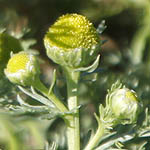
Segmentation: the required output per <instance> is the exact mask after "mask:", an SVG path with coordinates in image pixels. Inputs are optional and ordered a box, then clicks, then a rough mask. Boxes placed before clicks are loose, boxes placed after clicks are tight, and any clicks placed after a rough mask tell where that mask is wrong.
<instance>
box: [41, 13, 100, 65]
mask: <svg viewBox="0 0 150 150" xmlns="http://www.w3.org/2000/svg"><path fill="white" fill-rule="evenodd" d="M44 44H45V47H46V49H47V55H48V56H49V57H50V58H51V59H52V60H53V61H54V62H56V63H58V64H60V65H63V66H69V67H72V68H78V67H83V66H84V65H87V64H89V62H90V61H92V60H94V58H95V57H94V56H95V55H96V54H97V53H98V47H99V45H100V38H99V35H98V33H97V31H96V29H95V28H94V26H93V24H92V23H90V22H89V21H88V19H87V18H86V17H84V16H82V15H78V14H67V15H63V16H61V17H59V18H58V20H57V21H56V22H55V23H54V24H53V25H52V26H51V27H50V28H49V30H48V32H47V34H46V35H45V38H44ZM89 56H92V58H89Z"/></svg>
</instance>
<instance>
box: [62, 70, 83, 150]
mask: <svg viewBox="0 0 150 150" xmlns="http://www.w3.org/2000/svg"><path fill="white" fill-rule="evenodd" d="M64 71H65V76H66V82H67V93H68V108H69V110H73V109H75V114H74V115H72V116H71V115H70V116H68V121H69V124H68V126H67V139H68V150H80V124H79V110H78V109H76V108H77V107H78V81H79V76H80V72H75V71H74V70H72V69H70V68H65V69H64Z"/></svg>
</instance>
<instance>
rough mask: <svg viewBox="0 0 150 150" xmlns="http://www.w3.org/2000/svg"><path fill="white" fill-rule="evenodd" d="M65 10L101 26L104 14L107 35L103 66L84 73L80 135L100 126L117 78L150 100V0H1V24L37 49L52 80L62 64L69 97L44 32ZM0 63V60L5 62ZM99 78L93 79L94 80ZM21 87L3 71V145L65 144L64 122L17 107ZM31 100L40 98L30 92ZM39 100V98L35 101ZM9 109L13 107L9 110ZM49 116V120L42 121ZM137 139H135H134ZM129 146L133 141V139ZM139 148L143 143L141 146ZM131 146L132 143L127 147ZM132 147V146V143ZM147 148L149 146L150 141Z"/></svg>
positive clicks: (14, 148) (17, 149) (20, 149)
mask: <svg viewBox="0 0 150 150" xmlns="http://www.w3.org/2000/svg"><path fill="white" fill-rule="evenodd" d="M66 13H79V14H82V15H84V16H86V17H87V18H88V19H89V20H90V21H91V22H92V23H93V24H94V26H95V27H96V28H97V27H98V25H99V24H100V23H101V21H102V20H105V23H106V26H107V28H106V29H105V30H104V32H103V33H102V34H101V39H102V40H104V41H106V42H105V43H104V44H103V45H102V48H101V51H100V55H101V60H100V65H99V71H98V72H96V73H93V74H91V75H88V76H87V75H84V74H83V75H82V77H81V83H80V91H79V93H80V99H81V100H80V103H81V104H82V105H83V108H82V109H81V130H82V132H81V140H82V143H84V140H85V139H84V136H85V134H86V132H87V131H88V130H89V129H91V128H95V127H96V121H95V119H94V116H93V113H94V112H97V111H98V107H97V106H98V105H99V104H100V103H104V102H105V101H104V100H105V96H106V94H107V89H108V88H110V87H111V84H112V83H114V82H115V81H116V80H120V81H121V82H122V83H123V84H125V85H126V87H128V88H131V89H133V90H135V91H136V92H137V95H138V97H139V99H141V100H142V101H143V105H144V108H145V107H149V104H150V101H149V99H150V1H149V0H0V30H4V29H5V32H6V33H8V34H10V35H12V36H14V37H16V38H18V39H19V40H20V42H21V44H22V47H23V49H24V50H32V51H35V50H36V51H38V52H39V55H40V58H41V61H42V64H41V72H42V75H41V78H42V80H43V82H45V84H47V85H49V84H50V83H51V80H52V72H53V69H54V68H58V80H57V86H58V87H59V89H60V90H59V92H60V93H59V94H60V95H61V97H62V99H63V100H64V101H65V97H66V93H65V89H66V85H65V82H64V79H63V78H62V72H61V70H60V69H59V67H58V66H57V65H56V64H54V63H53V62H52V61H51V60H49V59H48V57H47V56H46V52H45V48H44V44H43V37H44V35H45V33H46V31H47V30H48V28H49V26H50V25H52V24H53V23H54V22H55V20H56V19H57V18H58V17H59V16H61V15H63V14H66ZM0 65H1V64H0ZM1 72H3V70H1ZM93 78H94V80H93ZM18 93H20V91H19V90H18V89H17V87H15V86H14V85H12V84H11V83H10V82H9V81H8V80H7V79H6V78H5V76H4V75H3V73H2V75H0V149H2V150H5V149H8V150H24V149H25V150H32V149H36V150H38V149H44V145H45V143H46V141H48V142H49V143H52V142H53V141H56V142H57V144H58V149H60V150H61V149H62V150H65V149H66V142H65V141H66V137H65V127H64V122H63V121H62V120H61V119H53V120H50V121H46V120H41V119H39V117H38V115H37V116H36V115H35V116H34V115H33V114H30V113H29V114H26V113H24V114H22V115H20V114H19V115H17V114H15V113H12V108H13V107H14V106H15V105H19V104H18V102H17V100H16V95H17V94H18ZM25 99H26V101H27V102H28V103H31V104H36V103H35V102H34V101H33V100H32V99H31V98H28V97H25ZM36 105H38V104H36ZM9 111H10V112H9ZM43 122H44V123H43ZM135 145H136V142H135ZM129 146H131V147H132V145H131V144H129ZM137 148H138V146H137ZM128 149H130V148H128ZM132 149H133V148H132ZM147 149H149V147H148V144H147Z"/></svg>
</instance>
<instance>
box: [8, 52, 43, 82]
mask: <svg viewBox="0 0 150 150" xmlns="http://www.w3.org/2000/svg"><path fill="white" fill-rule="evenodd" d="M39 70H40V69H39V64H38V62H37V58H36V57H35V56H34V55H32V54H29V53H27V52H20V53H18V54H14V55H13V56H12V57H11V58H10V60H9V61H8V64H7V68H6V69H5V74H6V76H7V77H8V79H9V80H10V81H11V82H13V83H17V84H21V85H31V84H32V82H34V79H35V77H36V76H38V75H39V73H40V71H39Z"/></svg>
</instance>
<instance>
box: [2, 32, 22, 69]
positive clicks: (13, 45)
mask: <svg viewBox="0 0 150 150" xmlns="http://www.w3.org/2000/svg"><path fill="white" fill-rule="evenodd" d="M21 50H22V47H21V44H20V42H19V40H18V39H16V38H14V37H13V36H10V35H8V34H6V33H0V71H3V69H4V68H5V65H6V64H7V62H8V59H9V58H10V52H11V51H12V52H13V53H16V52H19V51H21Z"/></svg>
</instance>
